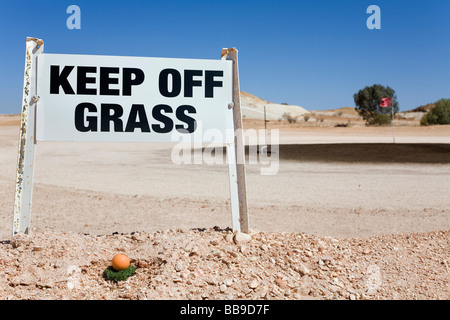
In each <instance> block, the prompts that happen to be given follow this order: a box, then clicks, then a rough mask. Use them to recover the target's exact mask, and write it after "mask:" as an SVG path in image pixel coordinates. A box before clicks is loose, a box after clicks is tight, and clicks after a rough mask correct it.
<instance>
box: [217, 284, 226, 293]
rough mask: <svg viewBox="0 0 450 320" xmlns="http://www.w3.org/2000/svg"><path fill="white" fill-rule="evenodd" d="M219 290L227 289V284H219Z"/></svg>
mask: <svg viewBox="0 0 450 320" xmlns="http://www.w3.org/2000/svg"><path fill="white" fill-rule="evenodd" d="M219 290H220V292H225V290H227V285H226V284H221V285H220V287H219Z"/></svg>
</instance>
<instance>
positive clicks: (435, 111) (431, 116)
mask: <svg viewBox="0 0 450 320" xmlns="http://www.w3.org/2000/svg"><path fill="white" fill-rule="evenodd" d="M420 124H421V125H422V126H428V125H433V124H450V99H441V100H439V101H438V102H436V103H435V104H434V107H433V108H431V110H430V111H428V113H426V114H424V115H423V117H422V119H421V120H420Z"/></svg>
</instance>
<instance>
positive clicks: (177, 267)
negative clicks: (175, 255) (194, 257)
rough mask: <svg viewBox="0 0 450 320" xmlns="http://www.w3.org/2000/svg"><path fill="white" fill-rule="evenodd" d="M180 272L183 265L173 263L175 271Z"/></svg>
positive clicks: (179, 262)
mask: <svg viewBox="0 0 450 320" xmlns="http://www.w3.org/2000/svg"><path fill="white" fill-rule="evenodd" d="M181 270H183V264H182V263H181V261H177V262H176V263H175V271H177V272H180V271H181Z"/></svg>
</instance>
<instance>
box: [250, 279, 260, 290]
mask: <svg viewBox="0 0 450 320" xmlns="http://www.w3.org/2000/svg"><path fill="white" fill-rule="evenodd" d="M258 286H259V281H258V280H256V279H253V280H252V282H250V283H249V285H248V287H249V288H250V289H256V288H258Z"/></svg>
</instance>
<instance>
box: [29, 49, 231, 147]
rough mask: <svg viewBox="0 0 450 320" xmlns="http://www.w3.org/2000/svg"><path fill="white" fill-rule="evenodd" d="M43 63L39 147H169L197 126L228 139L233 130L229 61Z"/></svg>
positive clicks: (68, 58)
mask: <svg viewBox="0 0 450 320" xmlns="http://www.w3.org/2000/svg"><path fill="white" fill-rule="evenodd" d="M37 61H38V79H37V95H38V96H39V104H38V105H39V106H38V108H37V111H36V113H37V124H36V139H37V140H38V141H129V142H170V141H171V136H172V134H173V133H174V132H175V131H176V132H178V133H184V134H192V133H194V132H195V131H196V130H197V128H198V127H199V123H201V126H200V128H201V130H203V131H206V130H209V129H215V130H220V131H221V133H222V137H224V139H226V138H225V137H227V135H226V133H225V130H226V129H231V128H233V112H232V110H230V108H228V105H230V104H231V103H232V102H233V96H232V94H233V91H232V89H233V88H232V83H233V82H232V61H230V60H195V59H166V58H144V57H117V56H92V55H65V54H40V55H39V56H38V60H37ZM228 136H229V135H228ZM223 142H229V141H223Z"/></svg>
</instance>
